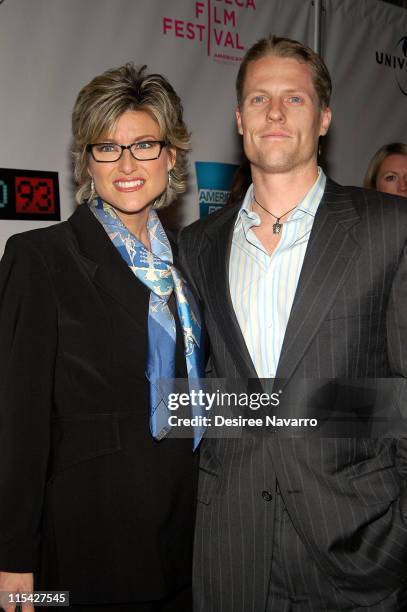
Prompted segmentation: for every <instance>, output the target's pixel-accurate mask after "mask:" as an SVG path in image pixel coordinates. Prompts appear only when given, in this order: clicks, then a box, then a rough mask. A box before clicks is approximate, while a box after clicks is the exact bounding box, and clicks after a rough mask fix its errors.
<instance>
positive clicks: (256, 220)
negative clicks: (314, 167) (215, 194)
mask: <svg viewBox="0 0 407 612" xmlns="http://www.w3.org/2000/svg"><path fill="white" fill-rule="evenodd" d="M325 184H326V175H325V173H324V171H323V170H322V168H321V167H320V166H318V176H317V178H316V180H315V183H314V184H313V185H312V187H311V189H309V191H308V192H307V193H306V194H305V196H304V197H303V199H302V200H301V202H299V203H298V204H297V206H296V207H295V209H294V210H293V214H292V215H291V217H290V219H293V218H296V216H297V214H298V213H299V212H300V211H301V212H302V213H307V214H309V215H311V216H312V217H315V215H316V213H317V210H318V206H319V204H320V202H321V199H322V196H323V194H324V191H325ZM252 202H253V183H252V184H251V185H250V187H249V188H248V190H247V191H246V195H245V197H244V199H243V202H242V206H241V207H240V210H239V213H238V216H237V219H236V223H238V222H239V221H240V220H242V221H243V219H247V220H250V221H251V222H252V223H251V225H260V217H259V215H258V214H257V213H255V212H254V211H253V210H252Z"/></svg>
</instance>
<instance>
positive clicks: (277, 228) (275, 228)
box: [273, 220, 283, 234]
mask: <svg viewBox="0 0 407 612" xmlns="http://www.w3.org/2000/svg"><path fill="white" fill-rule="evenodd" d="M282 227H283V225H282V224H281V223H279V222H278V220H277V221H276V222H275V223H274V225H273V234H279V233H280V232H281V228H282Z"/></svg>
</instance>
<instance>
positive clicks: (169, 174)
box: [168, 170, 171, 187]
mask: <svg viewBox="0 0 407 612" xmlns="http://www.w3.org/2000/svg"><path fill="white" fill-rule="evenodd" d="M168 187H171V170H170V171H169V172H168Z"/></svg>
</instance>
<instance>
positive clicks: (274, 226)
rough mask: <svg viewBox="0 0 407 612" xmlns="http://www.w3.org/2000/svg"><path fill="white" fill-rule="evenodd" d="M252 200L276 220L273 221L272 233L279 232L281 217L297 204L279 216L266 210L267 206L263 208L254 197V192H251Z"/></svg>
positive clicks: (281, 225)
mask: <svg viewBox="0 0 407 612" xmlns="http://www.w3.org/2000/svg"><path fill="white" fill-rule="evenodd" d="M253 200H254V201H255V202H256V204H258V205H259V206H260V208H262V209H263V210H265V211H266V213H268V214H269V215H271V216H272V217H274V219H275V220H276V222H275V223H273V234H279V233H280V232H281V228H282V227H283V224H282V223H280V219H281V217H285V216H286V215H288V213H290V212H291V211H293V210H294V208H297V206H294V207H293V208H290V210H287V212H285V213H284V214H282V215H280V216H279V217H276V215H273V213H272V212H270V211H269V210H267V208H265V207H264V206H263V205H262V204H260V202H259V201H258V200H257V199H256V196H255V195H254V192H253Z"/></svg>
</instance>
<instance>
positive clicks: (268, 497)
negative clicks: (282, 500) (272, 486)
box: [261, 491, 273, 501]
mask: <svg viewBox="0 0 407 612" xmlns="http://www.w3.org/2000/svg"><path fill="white" fill-rule="evenodd" d="M261 496H262V498H263V499H264V500H265V501H271V500H272V499H273V496H272V494H271V493H270V492H269V491H262V492H261Z"/></svg>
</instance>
